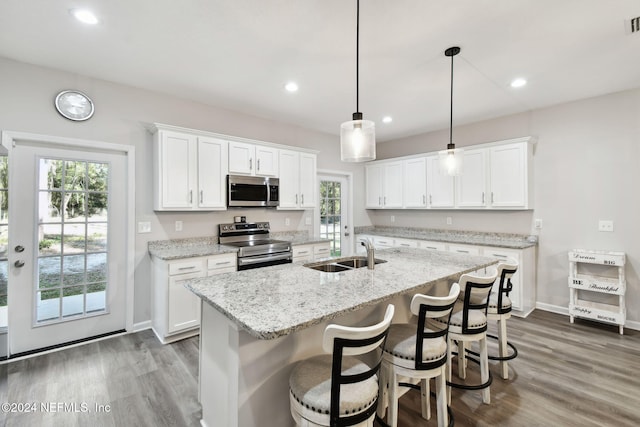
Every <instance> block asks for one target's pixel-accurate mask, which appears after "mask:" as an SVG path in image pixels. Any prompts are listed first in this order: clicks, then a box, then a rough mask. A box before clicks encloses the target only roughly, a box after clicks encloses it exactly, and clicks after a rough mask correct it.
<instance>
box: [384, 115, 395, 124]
mask: <svg viewBox="0 0 640 427" xmlns="http://www.w3.org/2000/svg"><path fill="white" fill-rule="evenodd" d="M392 121H393V118H392V117H391V116H384V117H383V118H382V123H391V122H392Z"/></svg>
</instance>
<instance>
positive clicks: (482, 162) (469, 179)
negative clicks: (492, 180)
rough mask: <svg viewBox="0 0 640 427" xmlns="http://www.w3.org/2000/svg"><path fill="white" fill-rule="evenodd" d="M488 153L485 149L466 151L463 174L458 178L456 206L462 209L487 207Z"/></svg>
mask: <svg viewBox="0 0 640 427" xmlns="http://www.w3.org/2000/svg"><path fill="white" fill-rule="evenodd" d="M486 159H487V153H486V150H485V149H475V150H464V153H463V160H462V168H463V171H462V174H460V175H459V176H457V177H456V205H457V206H458V207H460V208H484V207H486V206H487V198H486V196H487V194H486V193H487V160H486Z"/></svg>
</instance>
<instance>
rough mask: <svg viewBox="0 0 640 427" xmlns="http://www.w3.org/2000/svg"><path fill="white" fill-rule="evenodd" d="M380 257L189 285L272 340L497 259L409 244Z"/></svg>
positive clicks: (251, 272) (264, 270)
mask: <svg viewBox="0 0 640 427" xmlns="http://www.w3.org/2000/svg"><path fill="white" fill-rule="evenodd" d="M376 258H380V259H383V260H386V261H387V262H386V263H382V264H378V265H376V267H375V269H374V270H368V269H367V268H359V269H354V270H350V271H345V272H340V273H324V272H320V271H317V270H312V269H310V268H307V267H303V266H302V265H299V264H286V265H280V266H273V267H268V268H261V269H255V270H247V271H239V272H236V273H229V274H223V275H217V276H214V277H208V278H202V279H193V280H190V281H187V282H186V283H185V286H187V287H188V288H189V289H191V290H192V291H193V292H194V293H195V294H196V295H198V296H199V297H200V298H202V299H203V300H204V301H205V302H206V303H208V304H210V305H211V306H213V307H214V308H215V309H216V310H218V311H219V312H221V313H222V314H224V316H226V317H227V318H228V319H230V320H231V321H233V322H234V323H236V324H237V325H239V326H240V327H241V328H243V329H244V330H246V331H247V332H248V333H249V334H250V335H252V336H254V337H256V338H260V339H273V338H277V337H281V336H284V335H287V334H290V333H292V332H295V331H297V330H300V329H304V328H307V327H309V326H311V325H314V324H317V323H319V322H321V321H323V320H327V319H331V318H334V317H337V316H340V315H342V314H344V313H348V312H350V311H354V310H358V309H360V308H362V307H365V306H370V305H375V304H379V303H381V302H383V301H385V300H388V299H390V298H392V297H394V296H396V295H400V294H405V293H410V292H411V291H414V290H416V289H418V288H420V287H423V286H425V285H428V284H431V283H436V282H438V281H440V280H445V279H452V278H456V277H457V276H458V275H459V274H461V273H465V272H469V271H473V270H476V269H478V268H482V267H485V266H487V265H491V264H494V263H496V262H497V260H496V259H494V258H488V257H479V256H469V255H461V254H454V253H441V252H432V251H421V250H415V249H405V248H403V249H400V248H393V249H385V250H380V251H377V252H376Z"/></svg>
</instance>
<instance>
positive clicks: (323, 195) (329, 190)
mask: <svg viewBox="0 0 640 427" xmlns="http://www.w3.org/2000/svg"><path fill="white" fill-rule="evenodd" d="M341 224H342V183H341V182H340V181H325V180H321V181H320V237H321V238H323V239H329V240H330V241H331V255H332V256H338V255H341V254H342V251H341V247H342V238H341V236H342V232H341V231H342V227H341Z"/></svg>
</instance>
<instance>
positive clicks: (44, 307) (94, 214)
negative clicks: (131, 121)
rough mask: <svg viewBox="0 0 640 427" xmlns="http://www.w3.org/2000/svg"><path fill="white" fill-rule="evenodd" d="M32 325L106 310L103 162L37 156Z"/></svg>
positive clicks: (105, 177) (105, 167)
mask: <svg viewBox="0 0 640 427" xmlns="http://www.w3.org/2000/svg"><path fill="white" fill-rule="evenodd" d="M38 182H39V192H38V207H37V211H38V260H37V265H38V274H37V279H38V282H37V284H36V292H34V296H35V298H36V304H35V307H36V319H35V320H36V322H37V323H38V324H41V323H44V322H59V321H63V320H68V319H74V318H78V317H83V316H88V315H93V314H100V313H104V312H106V311H107V305H106V301H107V298H106V293H107V282H108V280H107V279H108V277H107V276H108V273H107V265H108V252H107V236H108V228H109V225H108V222H107V218H108V190H109V189H108V182H109V164H107V163H98V162H89V161H79V160H63V159H52V158H41V159H40V160H39V171H38Z"/></svg>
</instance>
